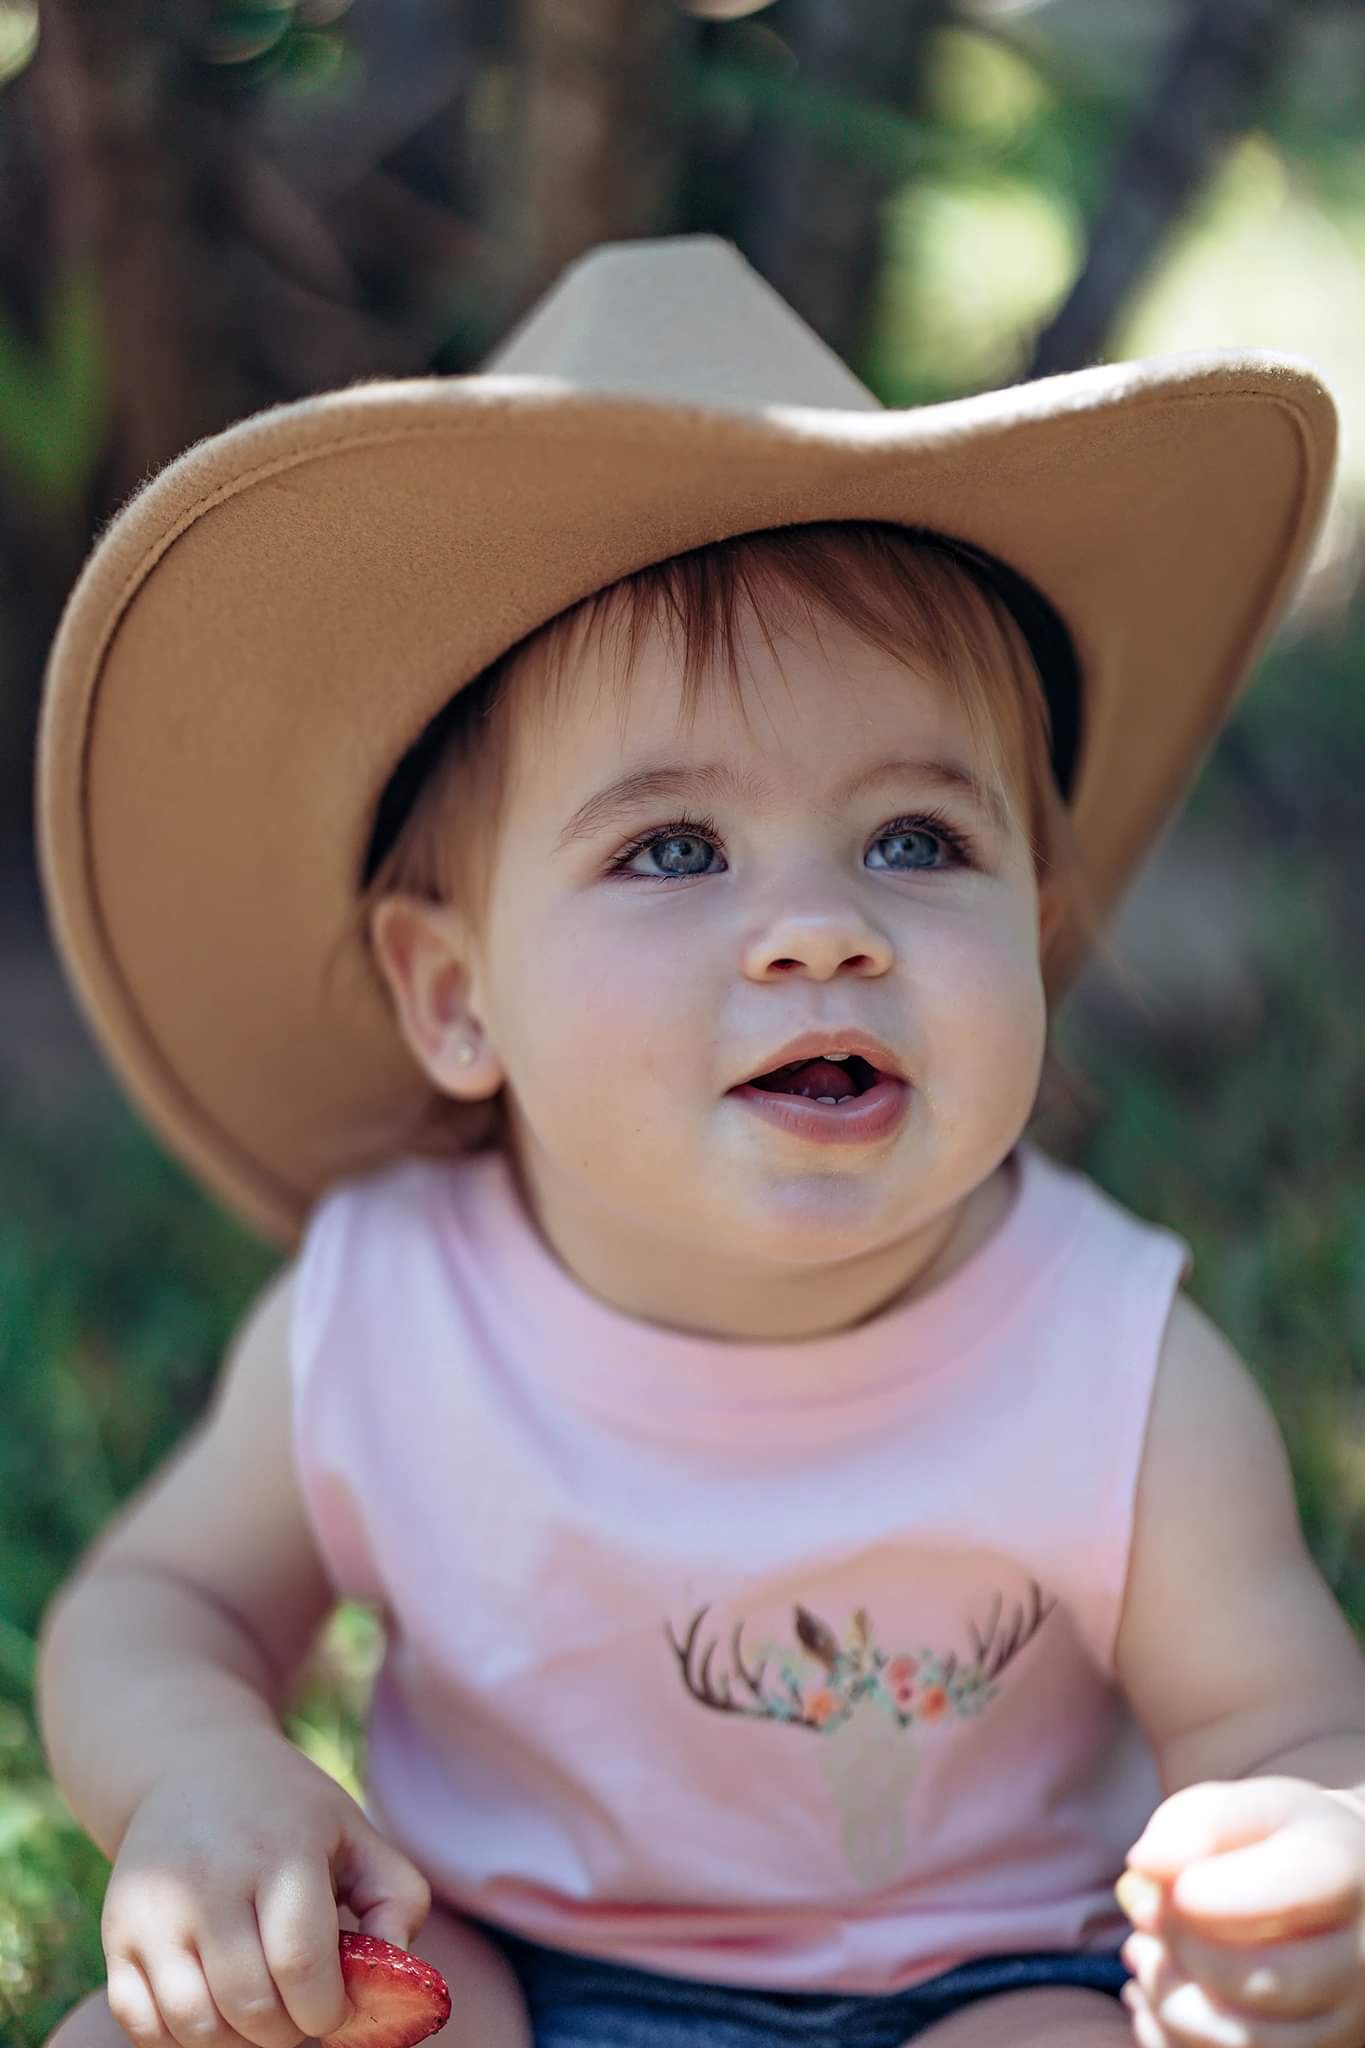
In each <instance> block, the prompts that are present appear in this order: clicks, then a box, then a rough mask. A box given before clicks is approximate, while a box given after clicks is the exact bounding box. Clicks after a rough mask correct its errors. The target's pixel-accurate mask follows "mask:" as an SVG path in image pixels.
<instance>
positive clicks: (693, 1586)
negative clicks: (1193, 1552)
mask: <svg viewBox="0 0 1365 2048" xmlns="http://www.w3.org/2000/svg"><path fill="white" fill-rule="evenodd" d="M1013 1165H1014V1171H1015V1179H1016V1188H1015V1194H1014V1200H1013V1203H1012V1206H1011V1208H1010V1209H1009V1211H1008V1213H1007V1215H1006V1218H1005V1220H1004V1222H1003V1223H1002V1225H1001V1226H1000V1228H999V1229H998V1230H997V1232H996V1234H995V1235H994V1236H993V1237H992V1238H991V1239H990V1240H989V1241H988V1242H987V1243H986V1244H985V1245H983V1246H982V1247H981V1248H980V1249H979V1250H978V1251H977V1252H975V1253H974V1254H973V1255H972V1257H971V1258H970V1259H969V1260H968V1261H967V1262H966V1263H965V1264H964V1265H962V1266H961V1267H959V1268H958V1270H957V1271H956V1273H954V1274H952V1275H951V1276H950V1277H949V1278H948V1279H947V1280H946V1281H944V1282H943V1283H941V1284H940V1285H939V1286H938V1287H936V1288H934V1289H931V1290H930V1291H928V1292H927V1293H925V1294H923V1295H922V1296H920V1297H919V1298H918V1299H912V1300H908V1301H905V1302H902V1303H901V1304H899V1305H898V1306H894V1307H892V1308H891V1309H890V1310H888V1311H887V1312H885V1313H883V1314H882V1315H880V1316H878V1317H876V1318H874V1319H873V1320H872V1321H870V1322H867V1323H864V1324H862V1325H860V1326H859V1327H858V1328H856V1329H853V1330H849V1331H846V1332H843V1333H841V1334H839V1335H837V1336H831V1337H820V1338H816V1339H813V1340H807V1341H804V1342H799V1343H795V1342H794V1343H787V1342H777V1343H755V1342H748V1341H746V1342H738V1343H734V1342H729V1341H720V1340H715V1339H711V1338H705V1337H698V1336H690V1335H684V1334H680V1333H678V1332H676V1331H670V1330H665V1329H662V1328H659V1327H658V1326H656V1325H653V1324H648V1323H642V1322H639V1321H636V1320H634V1319H632V1318H630V1317H627V1316H624V1315H621V1314H619V1313H617V1312H616V1311H615V1310H613V1309H611V1308H609V1307H607V1306H606V1305H605V1304H604V1303H603V1302H601V1301H600V1300H598V1299H597V1298H596V1297H594V1296H592V1295H590V1294H589V1293H587V1292H586V1291H585V1290H584V1289H583V1288H582V1287H580V1286H579V1285H578V1283H577V1282H576V1281H575V1280H573V1279H572V1277H571V1276H570V1275H569V1274H568V1273H567V1272H566V1271H565V1270H564V1269H563V1268H562V1267H561V1266H560V1265H559V1264H558V1262H557V1261H556V1260H555V1259H554V1257H553V1255H552V1254H551V1253H550V1252H549V1251H548V1250H547V1249H546V1247H545V1246H544V1244H543V1243H542V1241H541V1240H540V1238H539V1237H538V1236H537V1234H536V1233H535V1230H534V1228H533V1226H532V1225H531V1224H530V1222H529V1220H528V1219H527V1217H526V1216H525V1214H524V1212H523V1210H522V1208H521V1206H520V1204H519V1202H518V1200H517V1197H516V1193H515V1188H514V1183H513V1181H512V1177H511V1174H510V1170H509V1168H508V1165H507V1163H506V1161H505V1160H504V1158H503V1157H502V1156H501V1155H500V1154H496V1153H486V1154H481V1155H478V1156H476V1157H474V1158H473V1159H469V1160H465V1161H461V1162H454V1163H450V1162H438V1161H434V1160H426V1159H406V1160H403V1161H402V1162H400V1163H399V1164H398V1165H397V1166H393V1167H388V1168H385V1169H383V1170H382V1171H381V1172H379V1173H376V1174H372V1175H369V1176H367V1177H363V1178H357V1179H353V1180H350V1181H347V1182H344V1183H342V1184H340V1185H338V1186H337V1187H335V1188H333V1189H332V1190H331V1191H329V1193H328V1194H327V1195H326V1196H324V1197H323V1199H322V1200H321V1201H320V1202H319V1203H318V1205H317V1206H316V1208H315V1209H314V1212H313V1215H312V1217H311V1219H310V1222H309V1225H308V1228H307V1231H306V1234H305V1238H304V1241H303V1244H302V1246H301V1248H300V1253H299V1258H298V1262H297V1285H296V1294H295V1303H296V1306H295V1315H294V1323H293V1331H292V1358H291V1367H292V1374H293V1413H294V1430H295V1442H296V1457H297V1464H298V1471H299V1475H300V1481H301V1485H302V1489H303V1494H304V1498H305V1501H306V1503H307V1507H308V1511H309V1514H310V1517H311V1520H312V1524H313V1526H314V1529H315V1532H316V1537H317V1541H318V1545H319V1549H320V1552H321V1555H322V1557H323V1559H324V1560H325V1562H326V1564H327V1567H328V1570H329V1572H330V1574H331V1577H332V1579H333V1582H334V1584H335V1587H336V1591H337V1594H338V1596H339V1597H341V1598H346V1599H355V1600H360V1601H365V1602H373V1603H376V1604H378V1606H379V1607H380V1608H381V1609H382V1615H383V1620H384V1624H385V1628H386V1651H385V1656H384V1662H383V1666H382V1669H381V1671H380V1673H379V1676H378V1678H377V1681H376V1684H375V1690H374V1695H373V1699H372V1702H371V1707H370V1718H369V1724H368V1751H367V1762H366V1791H367V1798H368V1811H369V1813H370V1816H371V1818H372V1819H373V1821H374V1822H375V1825H376V1826H377V1827H379V1828H380V1830H381V1831H382V1832H383V1833H385V1834H386V1835H388V1836H389V1838H390V1839H391V1840H393V1841H394V1842H396V1843H398V1844H399V1845H400V1846H401V1847H402V1848H403V1849H404V1850H405V1851H406V1853H407V1854H408V1855H409V1856H410V1857H411V1858H412V1860H413V1861H414V1862H415V1863H416V1864H417V1865H418V1867H419V1868H420V1869H421V1870H422V1871H423V1872H424V1873H425V1875H426V1876H427V1878H428V1880H429V1882H430V1884H431V1887H432V1890H433V1893H434V1895H435V1896H436V1898H437V1899H438V1900H443V1901H445V1902H447V1903H448V1904H450V1905H452V1906H454V1907H455V1908H456V1909H463V1910H467V1911H469V1912H472V1913H475V1914H478V1915H481V1916H482V1917H484V1918H486V1919H489V1920H493V1921H496V1922H499V1923H501V1924H502V1925H504V1926H507V1927H511V1928H513V1929H515V1930H517V1931H519V1932H521V1933H524V1934H527V1935H530V1936H532V1937H533V1938H535V1939H537V1940H541V1941H546V1942H550V1943H554V1944H557V1945H559V1946H561V1947H564V1948H572V1949H577V1950H580V1951H582V1952H584V1953H590V1954H598V1955H603V1956H609V1957H613V1958H616V1959H618V1960H620V1961H623V1962H628V1963H634V1964H636V1965H638V1966H641V1967H644V1968H650V1969H658V1970H667V1971H672V1972H674V1973H677V1974H679V1975H684V1976H697V1977H706V1978H709V1979H711V1980H713V1981H716V1982H725V1983H732V1984H753V1985H767V1986H771V1987H774V1988H778V1989H793V1990H796V1989H822V1988H825V1989H831V1990H850V1991H881V1990H892V1989H897V1988H899V1987H901V1986H904V1985H908V1984H913V1983H915V1982H917V1981H919V1980H920V1979H922V1978H925V1977H928V1976H931V1975H933V1974H934V1973H935V1972H936V1971H939V1970H944V1969H948V1968H950V1967H952V1966H953V1965H954V1964H955V1963H958V1962H962V1961H965V1960H966V1959H968V1958H970V1957H972V1956H978V1955H983V1954H989V1953H992V1952H996V1953H998V1952H1002V1951H1008V1950H1031V1949H1037V1948H1081V1949H1100V1948H1106V1947H1114V1946H1117V1944H1118V1943H1119V1942H1120V1941H1121V1940H1122V1939H1123V1937H1124V1934H1125V1933H1126V1931H1127V1922H1126V1921H1125V1920H1124V1918H1123V1916H1122V1915H1121V1914H1120V1912H1119V1910H1118V1908H1117V1906H1116V1904H1115V1901H1114V1897H1113V1885H1114V1882H1115V1880H1116V1878H1117V1877H1118V1874H1119V1872H1120V1869H1121V1868H1122V1863H1123V1857H1124V1852H1125V1850H1126V1849H1127V1847H1128V1845H1129V1843H1130V1842H1132V1841H1133V1840H1134V1838H1135V1837H1136V1836H1137V1835H1138V1834H1139V1833H1140V1832H1141V1829H1142V1825H1143V1823H1144V1821H1145V1820H1146V1819H1147V1817H1148V1815H1149V1814H1150V1812H1151V1811H1152V1809H1153V1807H1154V1806H1155V1805H1156V1804H1157V1803H1158V1800H1159V1798H1160V1796H1161V1795H1160V1786H1159V1782H1158V1778H1157V1774H1156V1770H1155V1765H1154V1760H1153V1757H1152V1754H1151V1751H1150V1748H1149V1747H1148V1745H1147V1743H1146V1741H1145V1740H1144V1738H1143V1737H1142V1735H1141V1734H1140V1732H1139V1730H1138V1729H1137V1728H1136V1726H1135V1724H1134V1722H1133V1720H1132V1717H1131V1715H1130V1714H1129V1712H1128V1710H1127V1708H1126V1707H1125V1704H1124V1702H1123V1701H1122V1699H1121V1698H1120V1696H1119V1694H1118V1692H1117V1690H1116V1688H1115V1685H1114V1681H1113V1663H1112V1655H1113V1646H1114V1637H1115V1632H1116V1629H1117V1625H1118V1617H1119V1608H1120V1602H1121V1599H1122V1594H1123V1587H1124V1576H1125V1570H1126V1566H1127V1560H1128V1553H1129V1542H1130V1532H1131V1519H1132V1513H1133V1502H1134V1490H1135V1485H1136V1480H1137V1474H1138V1468H1139V1463H1140V1459H1141V1452H1142V1444H1143V1436H1144V1430H1145V1427H1146V1420H1147V1415H1148V1408H1149V1401H1150V1396H1151V1391H1152V1385H1153V1379H1154V1371H1155V1366H1156V1361H1157V1355H1158V1351H1159V1348H1160V1343H1161V1338H1162V1332H1163V1327H1164V1325H1165V1322H1166V1319H1167V1316H1168V1313H1169V1311H1170V1307H1171V1302H1172V1298H1173V1295H1174V1293H1175V1290H1176V1288H1177V1286H1178V1284H1179V1282H1180V1279H1181V1277H1182V1274H1183V1272H1184V1270H1185V1268H1186V1265H1187V1260H1188V1253H1187V1250H1186V1247H1185V1245H1184V1244H1183V1242H1182V1241H1181V1240H1180V1239H1179V1238H1177V1237H1175V1236H1173V1235H1172V1234H1171V1233H1169V1232H1168V1231H1165V1230H1162V1229H1158V1228H1156V1227H1154V1226H1152V1225H1150V1224H1147V1223H1144V1222H1141V1221H1139V1220H1138V1219H1136V1218H1135V1217H1133V1216H1131V1215H1130V1214H1129V1213H1128V1212H1127V1211H1126V1210H1124V1209H1122V1208H1120V1207H1119V1206H1118V1205H1117V1204H1116V1203H1115V1202H1113V1201H1112V1200H1111V1199H1110V1198H1109V1197H1107V1196H1106V1195H1104V1194H1103V1193H1101V1192H1100V1190H1099V1189H1098V1188H1096V1187H1095V1186H1094V1185H1093V1183H1091V1182H1090V1181H1089V1180H1088V1179H1086V1178H1085V1177H1084V1176H1083V1175H1080V1174H1077V1173H1074V1172H1070V1171H1067V1170H1064V1169H1062V1168H1060V1167H1059V1166H1057V1165H1056V1164H1054V1163H1053V1162H1052V1161H1050V1160H1049V1159H1047V1158H1046V1157H1045V1156H1044V1155H1043V1154H1042V1153H1040V1152H1038V1151H1036V1150H1035V1149H1033V1148H1032V1147H1031V1146H1029V1145H1028V1144H1025V1145H1022V1146H1021V1147H1020V1148H1019V1150H1018V1151H1017V1152H1016V1154H1015V1155H1014V1161H1013Z"/></svg>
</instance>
